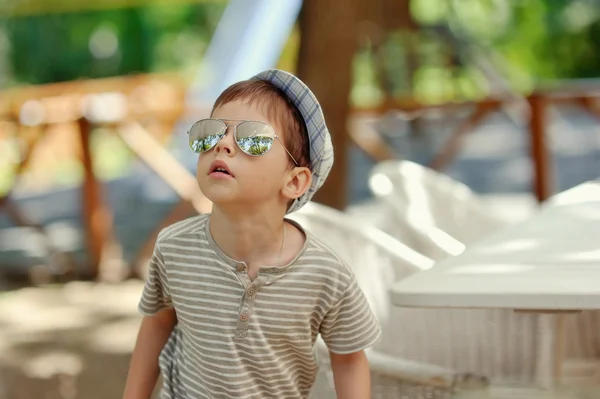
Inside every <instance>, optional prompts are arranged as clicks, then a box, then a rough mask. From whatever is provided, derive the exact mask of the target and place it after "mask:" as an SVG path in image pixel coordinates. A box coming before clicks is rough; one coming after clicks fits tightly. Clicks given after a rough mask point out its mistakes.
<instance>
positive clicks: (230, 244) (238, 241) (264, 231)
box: [209, 205, 285, 266]
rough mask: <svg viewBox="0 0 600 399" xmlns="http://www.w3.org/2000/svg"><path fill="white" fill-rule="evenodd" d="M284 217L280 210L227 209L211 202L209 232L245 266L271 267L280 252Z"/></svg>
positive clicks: (225, 250) (228, 252) (222, 247)
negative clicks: (228, 210)
mask: <svg viewBox="0 0 600 399" xmlns="http://www.w3.org/2000/svg"><path fill="white" fill-rule="evenodd" d="M284 216H285V214H281V213H280V212H267V211H266V210H263V211H259V210H256V209H255V210H252V211H251V212H248V211H246V212H244V211H241V212H226V211H225V210H223V209H221V208H219V207H218V206H215V205H213V210H212V213H211V216H210V221H209V223H210V226H209V227H210V233H211V235H212V238H213V240H215V242H216V243H217V245H218V246H219V248H221V250H222V251H223V252H224V253H225V254H227V256H229V257H231V258H233V259H235V260H240V261H245V262H246V263H247V264H248V265H256V264H262V265H270V266H274V265H275V264H276V263H277V260H278V257H279V255H280V250H281V244H282V240H283V224H284V221H283V218H284ZM281 264H284V262H283V260H282V262H281Z"/></svg>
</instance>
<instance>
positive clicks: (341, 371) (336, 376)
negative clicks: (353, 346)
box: [329, 350, 371, 399]
mask: <svg viewBox="0 0 600 399" xmlns="http://www.w3.org/2000/svg"><path fill="white" fill-rule="evenodd" d="M329 355H330V357H331V368H332V370H333V380H334V383H335V392H336V394H337V398H338V399H354V398H356V399H369V398H370V397H371V373H370V371H369V362H368V361H367V356H366V355H365V352H364V351H362V350H361V351H358V352H354V353H349V354H345V355H340V354H337V353H333V352H329Z"/></svg>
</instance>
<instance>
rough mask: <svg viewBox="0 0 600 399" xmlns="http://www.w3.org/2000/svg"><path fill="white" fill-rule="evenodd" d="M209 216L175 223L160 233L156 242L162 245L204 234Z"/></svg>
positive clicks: (200, 216)
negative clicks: (189, 236) (170, 241)
mask: <svg viewBox="0 0 600 399" xmlns="http://www.w3.org/2000/svg"><path fill="white" fill-rule="evenodd" d="M208 216H209V214H202V215H197V216H192V217H189V218H187V219H183V220H180V221H178V222H175V223H173V224H171V225H169V226H167V227H165V228H164V229H162V230H161V231H160V232H159V233H158V237H157V239H156V242H157V243H159V244H160V243H164V242H166V241H169V240H172V239H174V238H178V237H182V236H187V235H191V234H204V227H205V225H206V222H207V221H208Z"/></svg>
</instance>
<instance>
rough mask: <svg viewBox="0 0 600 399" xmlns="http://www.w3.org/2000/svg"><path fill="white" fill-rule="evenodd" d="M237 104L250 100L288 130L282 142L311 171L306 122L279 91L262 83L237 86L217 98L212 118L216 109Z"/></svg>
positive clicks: (257, 81)
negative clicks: (232, 103) (228, 104)
mask: <svg viewBox="0 0 600 399" xmlns="http://www.w3.org/2000/svg"><path fill="white" fill-rule="evenodd" d="M235 100H247V101H248V102H250V103H251V104H254V105H256V106H259V107H262V109H263V110H264V111H265V115H266V117H267V118H269V120H271V121H275V122H277V124H278V125H279V126H281V127H282V128H283V129H284V130H285V134H284V137H283V138H282V139H283V142H284V144H285V146H286V149H287V150H288V151H289V152H290V154H292V156H293V157H294V159H295V160H296V162H298V165H299V166H303V167H307V168H309V169H310V166H311V164H310V143H309V139H308V132H307V130H306V124H305V122H304V118H302V115H301V114H300V111H299V110H298V108H297V107H296V106H295V105H294V104H293V103H292V102H291V101H290V100H289V99H288V97H287V96H286V95H285V94H284V93H283V92H282V91H281V90H280V89H279V88H277V87H275V86H274V85H273V84H271V83H269V82H267V81H265V80H260V79H250V80H244V81H241V82H238V83H234V84H233V85H231V86H229V87H228V88H227V89H225V91H223V93H221V95H220V96H219V97H218V98H217V100H216V101H215V104H214V106H213V109H212V111H211V115H212V114H213V112H214V111H215V109H216V108H218V107H220V106H222V105H224V104H227V103H229V102H232V101H235ZM276 133H277V132H276ZM290 162H291V160H290Z"/></svg>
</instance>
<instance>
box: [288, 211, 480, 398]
mask: <svg viewBox="0 0 600 399" xmlns="http://www.w3.org/2000/svg"><path fill="white" fill-rule="evenodd" d="M290 218H291V219H293V220H296V221H298V222H299V223H300V224H301V225H302V226H304V227H305V228H306V229H307V230H308V231H309V232H311V233H314V234H315V235H316V236H317V237H318V238H319V239H320V241H322V242H323V243H324V244H326V245H328V246H329V247H330V248H332V249H333V250H335V252H336V254H338V256H340V257H341V258H342V259H343V260H344V261H346V262H347V263H348V264H349V265H350V266H351V267H352V269H353V271H354V273H355V275H356V276H357V279H358V281H359V284H360V285H361V288H362V289H363V290H364V292H365V294H366V296H367V299H368V301H369V303H370V305H371V308H372V309H373V311H374V313H375V315H376V317H377V318H378V320H379V321H380V323H381V325H382V329H383V338H382V339H381V340H380V342H379V343H378V344H377V345H376V346H375V347H374V348H372V349H370V350H368V351H367V356H368V358H369V363H370V368H371V376H372V377H371V378H372V386H373V390H372V391H373V398H374V399H378V398H381V399H383V398H407V399H425V398H449V397H455V395H460V394H462V393H465V392H473V391H476V392H481V391H482V390H484V389H485V387H486V386H487V380H486V379H485V378H484V377H479V376H475V375H472V374H469V373H461V372H457V371H453V370H451V369H449V368H445V367H441V366H439V365H433V364H431V363H427V362H422V361H419V360H408V359H406V358H405V357H403V356H402V355H401V353H402V350H394V348H393V347H395V346H396V345H397V344H398V342H399V341H402V343H401V344H400V345H399V347H400V348H403V347H406V346H407V345H405V344H409V345H410V342H408V340H409V339H405V338H404V337H403V335H402V333H401V332H399V333H398V335H396V332H395V331H394V325H395V322H396V321H400V319H396V320H392V317H394V315H395V311H394V309H393V308H392V307H391V304H390V301H389V297H388V290H389V285H390V283H392V282H393V281H395V280H396V279H398V278H403V277H406V276H408V275H410V274H412V273H414V272H416V271H419V270H424V269H427V268H429V267H431V265H432V264H433V262H432V261H431V260H430V259H428V258H426V257H424V256H422V255H420V254H419V253H417V252H415V251H413V250H411V249H410V248H408V247H406V246H403V245H402V244H401V243H400V242H398V241H397V240H394V239H393V238H392V237H390V236H389V235H387V234H385V233H383V232H381V231H379V230H377V229H375V228H369V227H365V226H357V225H356V224H354V223H353V221H352V220H351V219H350V218H349V217H348V216H347V215H345V214H343V213H341V212H338V211H336V210H333V209H331V208H328V207H325V206H322V205H318V204H316V203H309V204H307V205H306V206H305V207H304V208H302V209H301V210H300V211H298V212H296V213H294V214H292V215H291V217H290ZM398 310H399V309H398ZM390 316H392V317H390ZM396 349H397V348H396ZM317 353H318V356H319V363H320V366H321V371H320V375H319V379H318V382H317V385H316V386H315V390H314V393H313V398H315V399H320V398H333V397H335V395H334V390H333V376H332V374H331V365H330V362H329V356H328V352H327V349H326V347H325V344H324V343H323V341H322V340H321V339H319V340H318V341H317ZM414 359H418V356H417V357H415V358H414ZM456 397H457V396H456Z"/></svg>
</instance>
